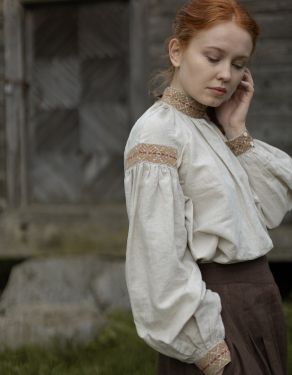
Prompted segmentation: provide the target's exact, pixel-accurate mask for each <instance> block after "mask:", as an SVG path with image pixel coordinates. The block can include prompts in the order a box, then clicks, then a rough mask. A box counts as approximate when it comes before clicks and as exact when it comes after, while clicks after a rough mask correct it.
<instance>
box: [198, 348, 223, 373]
mask: <svg viewBox="0 0 292 375" xmlns="http://www.w3.org/2000/svg"><path fill="white" fill-rule="evenodd" d="M229 362H230V352H229V350H228V347H227V345H226V343H225V342H221V343H219V344H218V345H216V346H215V347H214V348H213V349H211V350H210V351H209V352H208V353H207V354H206V355H205V356H204V357H203V358H201V359H200V360H199V361H198V362H197V366H198V367H199V368H200V370H201V371H202V372H203V373H204V374H205V375H214V374H216V373H217V372H218V371H219V370H220V369H221V368H222V367H224V366H225V365H226V364H227V363H229Z"/></svg>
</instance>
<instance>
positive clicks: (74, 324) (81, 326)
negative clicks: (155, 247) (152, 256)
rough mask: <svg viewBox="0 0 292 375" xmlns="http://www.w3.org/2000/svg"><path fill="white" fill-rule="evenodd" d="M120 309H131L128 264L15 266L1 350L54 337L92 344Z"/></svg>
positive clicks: (86, 261)
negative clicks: (108, 315)
mask: <svg viewBox="0 0 292 375" xmlns="http://www.w3.org/2000/svg"><path fill="white" fill-rule="evenodd" d="M116 308H118V309H127V310H129V309H130V302H129V297H128V292H127V286H126V281H125V265H124V260H118V261H116V260H115V261H110V260H106V259H103V258H101V257H100V256H97V255H78V256H63V257H62V256H59V257H42V258H35V259H29V260H27V261H25V262H23V263H20V264H18V265H16V266H14V267H13V269H12V272H11V274H10V278H9V280H8V284H7V286H6V288H5V290H4V292H3V293H2V295H1V298H0V331H1V335H0V349H1V348H4V347H5V346H8V347H11V348H16V347H18V346H22V345H24V344H46V345H47V344H49V343H50V342H52V341H53V340H55V339H58V341H59V342H61V343H63V342H67V341H70V342H71V343H73V344H74V343H76V344H79V343H86V342H89V341H90V340H92V339H93V338H94V337H95V335H97V334H98V331H99V330H100V328H101V327H102V326H103V324H104V322H105V320H106V313H107V312H108V311H111V310H113V309H116Z"/></svg>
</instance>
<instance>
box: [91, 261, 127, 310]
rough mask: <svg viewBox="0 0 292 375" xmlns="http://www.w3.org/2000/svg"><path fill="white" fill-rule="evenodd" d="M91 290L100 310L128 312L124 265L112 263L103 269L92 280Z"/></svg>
mask: <svg viewBox="0 0 292 375" xmlns="http://www.w3.org/2000/svg"><path fill="white" fill-rule="evenodd" d="M91 289H92V293H93V295H94V299H95V300H96V302H97V304H98V306H99V307H100V308H101V309H102V310H106V311H109V310H113V309H125V310H130V308H131V307H130V301H129V295H128V290H127V285H126V279H125V265H124V263H120V262H119V263H118V262H113V263H111V264H108V265H107V267H104V268H103V271H102V273H101V274H100V275H98V276H97V277H96V278H95V279H94V280H93V282H92V285H91Z"/></svg>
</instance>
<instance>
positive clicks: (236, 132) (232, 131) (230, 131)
mask: <svg viewBox="0 0 292 375" xmlns="http://www.w3.org/2000/svg"><path fill="white" fill-rule="evenodd" d="M224 131H225V137H226V138H227V139H228V140H233V139H235V138H237V137H240V136H241V135H242V134H243V133H244V132H247V129H246V126H245V124H242V125H240V126H237V127H236V128H235V127H234V128H232V127H228V128H227V129H224Z"/></svg>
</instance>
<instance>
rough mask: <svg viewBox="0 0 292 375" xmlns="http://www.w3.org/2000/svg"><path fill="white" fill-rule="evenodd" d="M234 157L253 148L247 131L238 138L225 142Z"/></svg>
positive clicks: (251, 139)
mask: <svg viewBox="0 0 292 375" xmlns="http://www.w3.org/2000/svg"><path fill="white" fill-rule="evenodd" d="M225 143H226V144H227V146H228V147H229V148H230V150H231V151H232V152H233V153H234V155H236V156H238V155H240V154H243V153H244V152H246V151H248V150H249V149H250V148H252V147H254V142H253V138H252V136H251V135H250V134H249V133H248V131H245V132H243V133H242V134H241V135H240V136H238V137H237V138H234V139H230V140H228V141H226V142H225Z"/></svg>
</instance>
